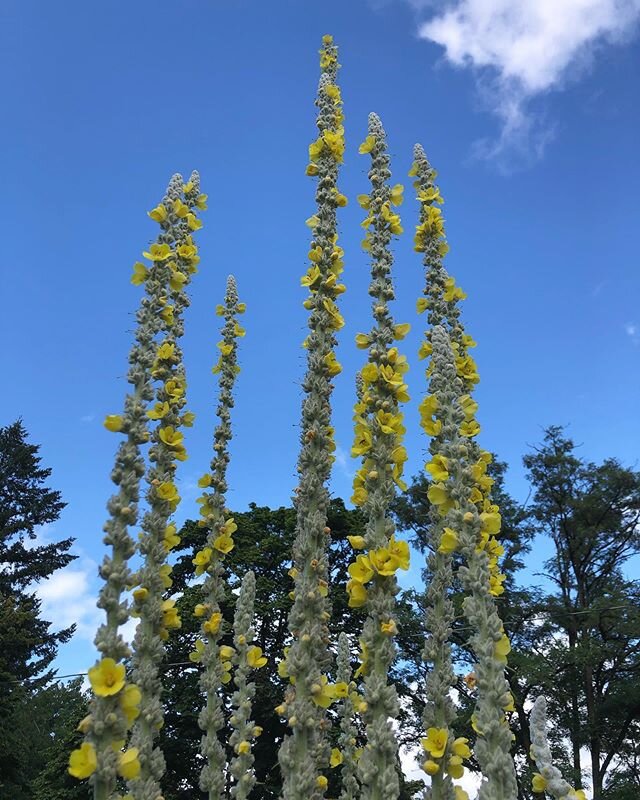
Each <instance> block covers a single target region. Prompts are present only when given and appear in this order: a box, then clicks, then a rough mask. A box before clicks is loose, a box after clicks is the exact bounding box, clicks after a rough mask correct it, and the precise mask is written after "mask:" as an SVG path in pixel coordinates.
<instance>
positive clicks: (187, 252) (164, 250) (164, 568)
mask: <svg viewBox="0 0 640 800" xmlns="http://www.w3.org/2000/svg"><path fill="white" fill-rule="evenodd" d="M206 200H207V198H206V196H205V195H203V194H201V192H200V177H199V175H198V173H197V172H194V173H193V174H192V175H191V177H190V179H189V181H188V182H187V183H183V181H182V178H181V177H180V176H176V177H175V179H174V180H173V181H172V183H171V184H170V186H169V190H168V192H167V197H166V198H165V200H164V201H163V202H162V203H160V204H159V205H158V206H156V207H155V208H154V209H152V210H151V211H150V212H149V216H150V217H151V218H152V219H153V220H155V221H156V222H157V223H158V224H159V225H160V228H161V231H162V233H161V235H160V237H159V238H160V240H161V244H160V249H159V250H156V251H154V252H153V253H151V251H150V254H151V255H152V257H153V258H154V260H155V261H158V262H159V263H161V264H162V270H163V274H164V285H165V295H164V296H163V300H164V303H163V307H162V310H161V312H160V330H159V334H160V338H159V339H158V340H157V341H156V353H155V359H154V362H153V364H152V368H151V376H152V379H153V380H154V381H155V382H156V388H155V401H156V402H155V405H154V406H153V407H152V408H151V409H149V410H148V411H147V417H148V418H149V419H150V420H151V421H152V422H153V424H154V427H153V430H152V432H151V447H150V449H149V462H150V463H149V468H148V470H147V475H146V480H147V484H148V490H147V493H146V500H147V505H148V510H147V512H146V513H145V515H144V517H143V519H142V532H141V533H140V534H139V544H138V549H139V552H140V554H141V555H142V557H143V563H142V566H141V568H140V570H139V571H138V572H137V574H136V575H135V576H134V582H135V584H136V585H137V586H136V588H135V589H134V591H133V610H132V616H133V617H137V618H139V620H140V621H139V623H138V626H137V629H136V634H135V638H134V642H133V658H132V667H133V680H134V682H135V684H136V685H137V686H138V687H139V690H140V693H141V699H140V706H139V708H140V714H139V716H138V717H137V719H136V721H135V724H134V726H133V730H132V734H131V744H132V746H133V747H134V748H136V749H137V751H138V755H139V761H140V771H139V774H137V775H132V776H131V777H130V780H129V791H130V792H131V794H132V796H133V798H134V800H156V798H157V797H158V796H159V795H160V793H161V792H160V779H161V778H162V775H163V774H164V766H165V765H164V757H163V755H162V753H161V751H160V750H159V748H157V747H156V746H155V741H156V739H157V737H158V733H159V730H160V728H161V727H162V724H163V717H164V714H163V708H162V680H161V677H160V670H161V665H162V661H163V658H164V655H165V648H164V641H165V640H166V639H167V638H168V636H169V631H170V630H171V629H175V628H179V627H180V624H181V623H180V618H179V616H178V613H177V609H176V607H175V606H176V601H175V600H173V599H164V598H163V595H164V594H165V592H166V590H167V589H169V588H170V587H171V584H172V580H171V569H172V568H171V565H170V564H168V563H167V555H168V553H169V552H170V550H171V547H172V545H173V544H174V543H175V540H176V536H175V532H176V527H175V525H174V524H170V522H169V520H170V517H171V515H172V514H173V513H174V512H175V510H176V508H177V506H178V504H179V502H180V496H179V494H178V489H177V486H176V484H175V474H176V468H177V462H178V461H185V460H186V458H187V452H186V449H185V446H184V443H183V442H184V434H183V433H182V431H181V428H182V427H183V426H187V427H188V426H190V425H191V424H192V422H193V418H194V415H193V414H192V413H191V412H188V411H185V404H186V377H185V371H184V365H183V361H182V351H181V349H180V346H179V341H180V339H181V337H182V335H183V333H184V320H183V313H184V310H185V309H186V308H187V307H188V305H189V298H188V296H187V292H186V290H187V287H188V285H189V283H190V280H191V276H192V275H193V274H195V273H196V272H197V264H198V262H199V260H200V259H199V256H198V250H197V247H196V245H195V243H194V241H193V236H192V234H193V232H194V231H197V230H199V229H200V228H201V227H202V222H201V221H200V220H199V219H198V218H197V216H196V213H195V212H196V210H197V209H201V208H206Z"/></svg>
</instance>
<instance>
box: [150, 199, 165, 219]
mask: <svg viewBox="0 0 640 800" xmlns="http://www.w3.org/2000/svg"><path fill="white" fill-rule="evenodd" d="M147 216H149V217H151V219H152V220H153V221H154V222H164V221H165V220H166V218H167V208H166V206H165V205H163V204H162V203H160V205H157V206H156V207H155V208H152V209H151V211H147Z"/></svg>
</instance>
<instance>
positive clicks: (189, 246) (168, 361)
mask: <svg viewBox="0 0 640 800" xmlns="http://www.w3.org/2000/svg"><path fill="white" fill-rule="evenodd" d="M182 206H184V207H185V208H187V215H186V216H185V215H183V214H182ZM196 206H200V207H206V196H205V195H202V194H200V191H199V178H198V175H197V173H194V174H193V176H192V179H191V180H190V182H189V184H186V185H183V181H182V178H181V176H179V175H174V176H173V177H172V179H171V182H170V184H169V187H168V189H167V193H166V195H165V197H164V198H163V200H162V202H161V203H160V204H159V205H158V206H156V208H155V209H153V211H151V212H149V216H151V218H152V219H154V220H155V221H156V222H159V223H160V226H161V231H160V234H159V236H158V238H157V241H156V242H155V243H154V244H152V245H151V246H150V247H149V250H148V251H145V253H144V254H143V255H144V256H145V258H147V259H148V260H149V261H150V264H149V265H144V264H142V263H141V262H137V263H136V264H135V265H134V275H133V278H132V283H133V284H134V285H137V286H139V285H144V287H145V295H144V297H143V299H142V301H141V306H140V309H139V311H138V313H137V322H138V327H137V330H136V335H135V344H134V347H133V349H132V351H131V354H130V356H129V363H130V369H129V375H128V380H129V382H130V383H131V384H132V385H133V387H134V391H133V393H132V394H129V395H128V396H127V398H126V400H125V406H124V413H123V414H110V415H108V416H107V417H106V419H105V423H104V424H105V427H106V428H107V430H109V431H112V432H117V433H122V434H124V436H125V437H126V439H125V441H124V442H123V443H122V444H121V445H120V447H119V449H118V453H117V456H116V465H115V468H114V471H113V473H112V479H113V481H114V483H116V485H118V486H119V492H118V494H116V495H114V496H113V497H112V498H111V500H110V501H109V504H108V509H109V512H110V514H111V519H110V520H109V521H108V522H107V524H106V525H105V531H106V533H107V536H106V538H105V542H106V543H107V544H110V545H111V546H112V549H113V552H112V556H111V558H106V559H105V561H104V563H103V565H102V567H101V576H102V577H103V579H104V580H105V586H104V587H103V589H102V591H101V594H100V599H99V602H98V605H99V606H100V607H102V608H104V609H105V611H106V614H107V620H106V623H105V624H104V625H102V626H101V627H100V628H99V630H98V633H97V636H96V646H97V648H98V650H99V651H100V653H101V656H102V658H101V660H100V661H99V662H98V664H97V665H96V666H95V667H94V668H93V669H92V670H90V682H91V683H92V687H93V695H94V697H93V701H92V704H91V714H90V715H89V717H88V718H87V719H86V720H85V721H84V725H83V728H84V733H85V736H86V739H87V741H86V742H85V743H84V744H83V745H82V747H81V748H80V750H78V751H74V753H72V754H71V759H70V768H69V769H70V772H71V774H73V775H75V776H76V777H88V776H89V775H91V774H92V773H93V777H92V782H93V785H94V790H95V792H96V795H104V796H105V797H106V796H110V795H111V793H112V792H113V791H114V788H115V785H116V781H117V777H118V775H120V776H121V777H125V778H126V779H127V780H129V781H137V780H139V779H140V776H141V775H143V776H144V777H145V778H146V777H148V776H149V775H151V778H150V780H151V784H152V785H153V784H154V783H156V782H157V779H159V776H160V775H161V774H162V770H163V760H162V757H161V755H160V754H159V753H158V754H155V755H153V756H152V752H151V751H152V741H153V736H154V734H155V731H156V730H157V729H156V728H154V729H153V731H151V730H148V731H147V735H146V736H144V735H143V736H140V724H141V718H142V717H144V718H145V725H146V724H147V721H148V720H149V719H150V718H151V717H153V718H154V721H155V720H157V719H159V720H160V724H161V721H162V710H161V706H160V701H159V695H160V687H159V682H158V680H157V663H158V659H156V661H154V664H153V665H152V666H151V667H150V668H149V669H148V670H143V672H142V673H140V672H139V670H138V669H137V667H138V665H139V664H140V659H144V658H145V648H147V647H148V648H149V649H150V651H154V652H156V653H158V648H157V641H158V636H159V635H160V630H158V631H154V630H153V629H152V626H150V625H149V624H147V625H146V626H144V636H142V633H140V636H142V640H141V639H140V636H138V635H137V637H136V641H135V643H134V657H133V665H134V675H133V682H132V683H126V682H124V675H125V666H124V664H123V663H122V662H123V661H124V660H125V659H126V658H128V657H129V656H130V655H131V654H130V651H129V648H128V647H127V645H126V644H125V643H124V641H123V639H122V637H121V635H120V634H119V633H118V628H119V626H121V625H122V624H123V623H124V622H126V620H127V618H128V616H129V611H128V608H127V605H126V604H125V603H124V602H123V601H122V599H121V596H122V592H123V590H124V589H125V588H130V587H132V586H135V585H136V583H137V582H139V581H140V575H144V576H148V577H149V584H150V585H146V582H143V583H142V584H141V585H140V587H139V588H138V589H137V590H136V592H135V593H134V596H133V604H134V610H133V611H132V615H139V616H142V615H141V614H140V613H139V611H140V608H141V607H143V606H146V607H151V608H153V612H152V616H153V618H154V619H160V620H162V623H163V624H162V626H161V630H167V629H168V627H172V626H173V627H175V626H176V625H177V624H178V622H177V618H176V615H175V610H174V609H173V601H163V600H162V599H161V594H162V591H163V590H164V588H166V587H167V586H168V585H169V584H168V583H167V581H169V580H170V579H169V577H168V576H169V572H170V567H169V566H168V565H166V564H163V563H162V562H163V559H164V550H163V548H160V549H158V548H157V547H155V548H154V544H155V542H156V541H157V538H158V537H157V534H158V525H159V524H160V522H159V519H160V518H158V519H154V520H152V515H151V514H150V513H147V514H146V515H145V517H144V519H143V528H144V532H143V534H142V535H141V540H140V551H141V553H142V554H143V555H144V556H145V565H144V566H143V569H142V571H141V573H140V574H139V575H136V576H134V575H132V573H131V572H130V570H129V569H128V566H127V561H128V559H129V558H130V557H131V555H133V552H134V544H133V541H132V540H131V538H130V536H129V533H128V527H129V526H131V525H133V524H135V522H136V520H137V502H138V500H139V491H140V489H139V486H140V479H141V477H142V475H143V474H144V460H143V458H142V455H141V453H140V445H142V444H143V443H146V442H148V441H149V439H150V438H151V434H150V432H149V430H148V424H149V419H156V420H161V422H159V424H158V428H157V429H156V431H155V432H154V433H153V444H152V448H151V451H152V452H151V456H152V458H155V457H156V455H157V453H158V450H159V449H163V450H166V451H167V452H169V453H171V454H172V456H173V454H175V457H176V458H178V459H179V458H181V457H182V456H185V457H186V454H185V453H184V447H183V446H182V444H181V441H182V436H181V434H179V433H178V431H177V428H178V425H179V424H180V423H182V424H186V425H188V424H191V423H192V421H193V415H191V414H189V413H188V412H186V413H184V414H179V413H176V410H175V403H173V404H172V405H170V404H169V402H167V399H168V396H167V395H168V394H171V393H173V395H176V394H179V396H180V397H182V396H183V394H184V391H183V386H184V376H183V373H182V370H181V368H177V369H176V370H175V375H174V370H173V369H172V366H173V365H178V364H179V363H180V354H179V351H178V349H177V336H179V334H180V333H181V330H182V327H181V326H182V321H181V317H180V315H181V311H182V309H183V308H184V307H186V305H187V304H188V300H187V299H186V296H184V297H183V296H182V295H183V294H184V293H183V292H182V288H181V287H182V286H183V285H184V284H185V283H186V282H187V278H186V277H184V275H185V274H186V275H188V274H191V272H193V271H195V265H196V263H197V254H196V250H195V246H194V244H193V241H192V239H191V234H190V231H192V230H195V229H197V228H198V227H200V225H201V223H199V221H197V220H196V218H195V215H194V214H193V212H192V210H191V209H192V208H194V207H196ZM184 248H186V249H184ZM176 275H180V276H183V277H184V279H182V278H180V279H179V280H178V279H177V278H176V277H175V276H176ZM174 297H175V298H176V299H175V301H173V302H172V303H169V298H172V299H173V298H174ZM159 336H160V337H162V338H159ZM154 381H161V382H162V384H163V386H162V388H161V389H160V390H159V392H160V393H162V394H161V400H162V402H159V403H157V404H156V406H155V410H156V411H157V410H158V408H159V406H161V408H162V413H157V414H155V415H154V414H153V413H152V412H148V411H147V408H148V405H149V403H150V402H151V401H152V400H153V399H154ZM167 384H169V389H170V392H168V393H167V392H166V385H167ZM178 388H180V389H181V392H180V393H178ZM156 397H158V394H157V393H156ZM181 407H182V406H180V408H181ZM161 460H162V459H161ZM171 460H172V459H171ZM150 475H151V471H150ZM171 477H172V470H171V468H169V467H167V470H166V471H163V472H161V473H158V474H154V476H153V477H152V478H150V480H151V481H155V483H151V484H150V489H149V493H148V495H147V499H148V500H149V502H150V504H151V505H152V506H153V504H154V503H155V504H156V506H157V505H158V504H160V503H161V504H162V511H163V512H166V513H170V511H171V510H172V509H173V507H174V502H175V499H176V495H177V492H176V491H175V485H174V484H173V481H172V480H171ZM153 523H156V526H155V528H153V530H152V529H151V528H150V525H151V524H153ZM165 527H166V523H164V524H162V533H161V535H162V536H164V529H165ZM150 551H153V553H152V554H151V555H150ZM156 557H158V558H156ZM141 622H142V620H141ZM139 630H140V629H139ZM161 650H162V647H161V644H160V653H159V654H158V655H159V658H161ZM92 675H93V676H95V681H94V679H93V678H92V677H91V676H92ZM114 687H118V688H114ZM123 698H125V699H124V700H123ZM134 701H135V702H134ZM123 703H124V705H123ZM134 709H135V711H134ZM132 724H134V730H133V733H132V737H131V741H132V746H131V747H130V748H129V749H128V750H127V751H126V752H125V753H124V754H123V753H122V752H121V751H122V747H123V746H124V743H125V742H126V739H127V732H128V730H129V728H130V727H131V725H132ZM143 740H144V741H143ZM117 753H120V755H117ZM123 759H124V761H123ZM121 762H123V763H124V764H125V766H124V767H123V766H122V763H121ZM125 773H126V774H125ZM149 791H152V789H151V788H150V789H149Z"/></svg>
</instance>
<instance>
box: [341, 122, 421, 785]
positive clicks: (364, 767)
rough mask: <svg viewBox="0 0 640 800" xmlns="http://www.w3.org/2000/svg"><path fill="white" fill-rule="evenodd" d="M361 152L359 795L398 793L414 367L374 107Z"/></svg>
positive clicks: (356, 597) (395, 195)
mask: <svg viewBox="0 0 640 800" xmlns="http://www.w3.org/2000/svg"><path fill="white" fill-rule="evenodd" d="M360 152H361V153H363V154H364V153H368V154H370V155H371V169H370V171H369V179H370V181H371V193H370V194H368V195H360V196H359V197H358V202H359V203H360V205H361V206H362V207H363V208H364V209H366V211H367V217H366V219H365V221H364V222H363V226H364V227H365V228H366V229H367V236H366V238H365V241H364V243H363V246H364V248H365V250H367V251H368V252H369V253H370V255H371V283H370V285H369V294H370V295H371V297H372V299H373V308H372V310H373V318H374V325H373V328H372V329H371V331H370V333H369V334H358V335H357V337H356V343H357V344H358V346H359V347H362V348H365V347H366V348H368V350H369V360H368V363H367V364H366V365H365V366H364V367H363V369H362V371H361V373H360V375H361V378H362V384H361V385H362V393H361V394H360V393H359V397H358V403H357V404H356V407H355V411H356V416H355V423H356V424H355V441H354V445H353V449H352V455H354V456H362V458H363V465H362V468H361V469H360V470H359V471H358V473H357V474H356V477H355V481H354V496H353V498H352V499H353V501H354V502H355V503H356V504H357V505H362V506H363V510H364V513H365V515H366V517H367V528H366V533H365V536H364V542H363V543H362V542H358V545H360V544H364V547H365V548H366V549H367V553H366V555H365V554H361V555H359V556H358V557H357V559H356V561H355V562H354V563H353V564H351V565H350V567H349V574H350V576H351V580H350V581H349V583H348V585H347V591H348V592H349V605H350V606H352V607H358V606H364V607H365V608H366V612H367V617H366V620H365V623H364V627H363V631H362V638H361V639H360V646H361V649H362V654H361V662H362V663H361V666H360V668H359V670H358V672H357V673H356V674H360V675H364V699H365V704H366V711H365V712H364V715H363V717H364V722H365V725H366V737H367V746H366V747H365V749H364V752H363V754H362V756H361V758H360V761H359V764H358V767H359V774H360V780H361V782H362V798H363V800H396V798H397V797H398V794H399V782H398V775H397V771H396V770H397V760H398V743H397V740H396V736H395V733H394V730H393V727H392V723H393V720H394V719H395V718H396V717H397V715H398V697H397V694H396V690H395V688H394V686H393V684H390V683H389V678H388V675H389V670H390V668H391V665H392V663H393V661H394V658H395V654H396V651H395V646H394V642H393V638H394V635H395V633H396V622H395V596H396V592H397V591H398V583H397V581H396V577H395V574H396V572H397V570H398V569H408V568H409V546H408V545H407V543H406V542H401V541H396V539H395V537H394V527H393V522H392V521H391V518H390V514H389V506H390V505H391V502H392V500H393V497H394V494H395V487H394V484H396V485H398V486H399V487H400V488H402V489H405V488H406V484H405V483H404V482H403V480H402V470H403V467H404V463H405V461H406V460H407V454H406V450H405V448H404V447H403V445H402V440H403V436H404V433H405V428H404V425H403V418H402V413H401V411H400V404H401V403H403V402H406V401H407V400H408V399H409V397H408V395H407V386H406V384H405V382H404V374H405V373H406V371H407V369H408V365H407V361H406V358H405V357H404V356H401V355H400V354H399V352H398V348H397V347H396V345H395V341H396V340H399V339H403V338H404V337H405V336H406V334H407V333H408V332H409V325H408V324H402V325H397V324H395V323H394V320H393V316H392V315H391V312H390V310H389V305H388V304H389V301H390V300H393V298H394V290H393V284H392V281H391V265H392V263H393V256H392V254H391V251H390V243H391V239H392V237H393V236H394V235H399V234H400V233H402V226H401V223H400V216H399V215H398V214H397V212H395V211H394V210H393V208H394V207H395V206H398V205H400V203H401V202H402V192H403V187H402V186H401V185H399V184H397V185H396V186H393V187H392V186H390V184H389V179H390V177H391V172H390V169H389V164H390V159H389V155H388V153H387V142H386V136H385V132H384V129H383V127H382V123H381V122H380V119H379V118H378V116H377V115H376V114H370V115H369V128H368V135H367V137H366V139H365V141H364V142H363V144H362V145H361V147H360Z"/></svg>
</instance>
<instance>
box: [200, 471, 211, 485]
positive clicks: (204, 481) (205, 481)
mask: <svg viewBox="0 0 640 800" xmlns="http://www.w3.org/2000/svg"><path fill="white" fill-rule="evenodd" d="M198 486H199V487H200V488H201V489H206V488H207V486H211V475H210V474H209V473H208V472H206V473H205V474H204V475H203V476H202V477H200V478H198Z"/></svg>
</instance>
